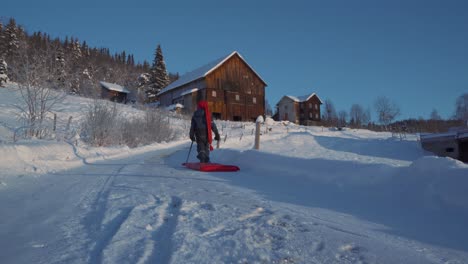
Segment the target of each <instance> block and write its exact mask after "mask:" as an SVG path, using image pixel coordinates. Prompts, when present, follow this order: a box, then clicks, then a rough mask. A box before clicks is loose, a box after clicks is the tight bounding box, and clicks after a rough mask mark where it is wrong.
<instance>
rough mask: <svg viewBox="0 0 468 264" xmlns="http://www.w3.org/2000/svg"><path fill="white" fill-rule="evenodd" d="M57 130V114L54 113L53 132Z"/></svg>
mask: <svg viewBox="0 0 468 264" xmlns="http://www.w3.org/2000/svg"><path fill="white" fill-rule="evenodd" d="M56 129H57V114H56V113H54V132H55V130H56Z"/></svg>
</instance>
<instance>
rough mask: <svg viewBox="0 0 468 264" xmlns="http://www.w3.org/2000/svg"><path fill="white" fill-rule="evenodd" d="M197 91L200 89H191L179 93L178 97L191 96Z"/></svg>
mask: <svg viewBox="0 0 468 264" xmlns="http://www.w3.org/2000/svg"><path fill="white" fill-rule="evenodd" d="M198 90H200V89H198V88H193V89H191V90H188V91H185V92H183V93H181V94H180V96H184V95H187V94H191V93H194V92H196V91H198Z"/></svg>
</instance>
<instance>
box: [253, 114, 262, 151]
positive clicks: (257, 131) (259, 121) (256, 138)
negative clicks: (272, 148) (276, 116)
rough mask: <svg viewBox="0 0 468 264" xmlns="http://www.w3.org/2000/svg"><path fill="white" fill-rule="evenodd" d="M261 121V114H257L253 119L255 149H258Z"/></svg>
mask: <svg viewBox="0 0 468 264" xmlns="http://www.w3.org/2000/svg"><path fill="white" fill-rule="evenodd" d="M262 123H263V116H258V117H257V120H256V121H255V125H256V126H255V146H254V148H255V149H260V127H261V125H262Z"/></svg>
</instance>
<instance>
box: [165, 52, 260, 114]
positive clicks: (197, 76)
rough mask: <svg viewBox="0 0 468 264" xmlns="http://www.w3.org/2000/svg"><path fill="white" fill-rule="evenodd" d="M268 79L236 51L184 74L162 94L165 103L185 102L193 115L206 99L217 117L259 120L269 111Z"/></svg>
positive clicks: (184, 104) (186, 111)
mask: <svg viewBox="0 0 468 264" xmlns="http://www.w3.org/2000/svg"><path fill="white" fill-rule="evenodd" d="M266 86H267V84H266V83H265V81H264V80H263V79H262V78H261V77H260V76H259V75H258V74H257V73H256V72H255V71H254V69H253V68H252V67H251V66H250V65H249V64H248V63H247V62H246V61H245V59H244V58H243V57H242V56H241V55H240V54H239V53H238V52H237V51H234V52H232V53H231V54H229V55H228V56H225V57H222V58H220V59H218V60H216V61H213V62H212V63H210V64H207V65H205V66H203V67H200V68H198V69H196V70H194V71H192V72H189V73H187V74H185V75H183V76H181V77H180V78H179V79H178V80H177V81H175V82H173V83H171V84H169V85H168V86H167V87H165V88H164V89H163V90H161V92H159V93H158V97H159V101H160V103H161V106H165V107H167V106H169V105H174V104H177V103H179V104H182V105H183V106H184V112H185V113H188V114H191V113H193V112H194V111H195V110H196V107H197V103H198V101H201V100H206V101H207V102H208V107H209V109H210V111H211V112H212V113H213V118H215V119H222V120H231V121H255V120H256V118H257V117H258V116H259V115H264V114H265V87H266Z"/></svg>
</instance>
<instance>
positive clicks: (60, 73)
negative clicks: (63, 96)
mask: <svg viewBox="0 0 468 264" xmlns="http://www.w3.org/2000/svg"><path fill="white" fill-rule="evenodd" d="M65 67H66V63H65V54H64V53H63V49H62V48H61V47H59V48H58V50H57V54H56V56H55V74H54V75H55V78H54V79H55V80H54V82H55V83H54V86H55V87H56V88H58V89H64V88H65V87H66V83H65V81H66V76H67V71H66V68H65Z"/></svg>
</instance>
